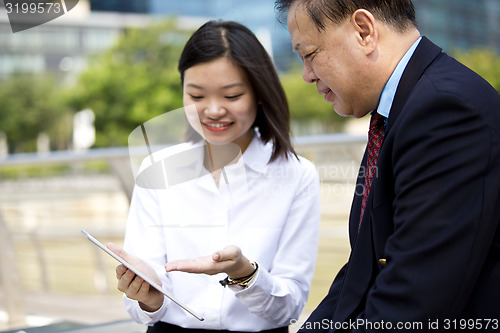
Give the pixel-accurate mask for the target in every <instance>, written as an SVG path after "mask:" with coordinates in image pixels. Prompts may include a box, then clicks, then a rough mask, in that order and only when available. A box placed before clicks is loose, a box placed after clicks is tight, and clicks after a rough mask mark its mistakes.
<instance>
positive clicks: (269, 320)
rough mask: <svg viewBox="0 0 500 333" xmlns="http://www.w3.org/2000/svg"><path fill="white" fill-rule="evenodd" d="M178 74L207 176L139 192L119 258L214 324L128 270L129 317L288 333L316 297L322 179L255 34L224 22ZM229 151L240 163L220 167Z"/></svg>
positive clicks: (204, 34)
mask: <svg viewBox="0 0 500 333" xmlns="http://www.w3.org/2000/svg"><path fill="white" fill-rule="evenodd" d="M179 71H180V73H181V81H182V86H183V96H184V97H183V102H184V105H185V107H186V108H188V107H191V109H194V110H196V117H195V118H196V119H199V121H198V124H193V123H192V121H190V123H191V125H193V126H192V127H193V128H194V129H195V130H196V132H197V133H198V136H199V137H201V138H203V141H204V142H205V143H206V146H207V148H208V149H206V151H205V153H206V156H205V159H204V160H205V163H204V164H203V168H205V169H206V170H208V172H207V173H206V174H205V176H202V177H199V178H197V179H194V180H192V181H189V182H184V183H183V184H180V185H178V186H173V187H171V188H167V189H145V188H141V187H139V186H136V188H135V190H134V195H133V199H132V202H131V207H130V214H129V220H128V223H127V230H126V236H125V245H124V249H125V251H126V252H125V251H123V250H121V249H119V248H117V247H116V246H113V245H110V248H111V249H112V250H114V251H115V252H117V253H119V254H120V255H121V256H122V257H124V258H125V259H126V260H127V259H130V258H133V257H132V255H133V256H137V257H140V258H142V259H143V260H144V261H145V262H146V263H147V264H148V265H149V266H152V267H158V266H160V267H161V270H159V271H158V270H157V271H156V273H157V275H158V276H157V277H155V278H156V279H157V281H158V282H159V283H161V285H162V286H163V288H164V289H166V290H167V291H168V292H169V293H170V294H171V295H173V296H174V297H175V298H176V299H177V300H179V301H181V302H182V303H184V304H185V305H187V306H188V307H189V308H190V309H191V310H193V311H195V312H196V313H197V314H199V315H200V316H202V317H203V318H204V321H199V320H197V319H196V318H195V317H193V316H192V315H190V314H189V313H187V312H186V311H184V310H183V309H182V308H180V307H179V306H177V305H176V304H174V303H173V302H172V301H170V300H169V299H168V298H166V297H164V296H163V295H162V294H161V293H159V292H157V291H156V290H155V289H153V288H151V287H150V286H149V285H148V284H147V283H145V282H144V281H143V280H142V279H140V278H139V277H137V276H135V275H134V274H133V273H132V272H131V271H128V270H127V269H126V268H125V267H123V266H118V267H117V278H118V289H119V290H121V291H122V292H124V294H125V295H124V299H125V304H126V308H127V311H128V312H129V313H130V315H131V316H132V318H133V319H135V320H136V321H138V322H140V323H144V324H147V325H149V326H151V327H150V328H149V329H148V332H177V331H178V332H184V331H189V329H196V330H215V331H219V330H229V331H237V332H265V331H271V332H287V331H288V329H287V326H288V325H289V324H290V320H292V319H294V318H298V316H299V314H300V313H301V311H302V309H303V307H304V304H305V303H306V300H307V297H308V293H309V288H310V284H311V280H312V277H313V273H314V266H315V260H316V252H317V242H318V228H319V217H320V207H319V180H318V175H317V172H316V169H315V167H314V166H313V164H312V163H310V162H309V161H307V160H305V159H304V158H302V157H300V156H297V155H296V154H295V152H294V150H293V148H292V145H291V143H290V137H289V130H290V129H289V117H290V116H289V109H288V104H287V101H286V97H285V93H284V91H283V88H282V86H281V84H280V82H279V79H278V75H277V74H276V71H275V69H274V66H273V63H272V61H271V59H270V57H269V56H268V54H267V53H266V51H265V49H264V48H263V47H262V45H261V44H260V43H259V41H258V40H257V38H256V37H255V36H254V34H253V33H252V32H251V31H250V30H248V29H247V28H245V27H244V26H242V25H240V24H237V23H234V22H221V21H210V22H208V23H206V24H204V25H203V26H202V27H200V28H199V29H198V30H197V31H196V32H195V33H194V34H193V35H192V36H191V38H190V39H189V41H188V42H187V44H186V46H185V48H184V50H183V52H182V55H181V57H180V61H179ZM193 106H194V108H193ZM188 118H190V117H189V115H188ZM195 144H196V142H193V145H195ZM228 144H232V145H233V146H236V147H237V148H239V151H240V152H241V154H240V155H239V158H235V160H234V161H232V162H231V163H227V164H225V165H224V166H223V167H217V166H216V167H214V163H213V160H212V157H213V156H212V155H214V156H216V155H217V153H218V152H220V151H223V150H224V147H225V146H227V145H228ZM131 260H132V259H131ZM193 273H197V274H193Z"/></svg>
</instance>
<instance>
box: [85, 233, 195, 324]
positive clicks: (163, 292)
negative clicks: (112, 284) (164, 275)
mask: <svg viewBox="0 0 500 333" xmlns="http://www.w3.org/2000/svg"><path fill="white" fill-rule="evenodd" d="M82 233H83V234H84V235H85V236H87V238H88V239H89V240H90V241H91V242H92V243H94V244H95V245H97V246H98V247H99V248H100V249H101V250H103V251H104V252H106V253H107V254H109V255H110V256H112V257H113V258H115V259H116V260H117V261H118V262H120V263H121V264H122V265H123V266H125V267H127V268H128V269H130V270H131V271H132V272H134V273H135V275H137V276H139V277H140V278H141V279H143V280H144V281H146V282H147V283H148V284H149V285H150V286H151V287H153V288H155V289H156V290H158V291H159V292H161V293H162V294H163V295H165V296H167V297H168V298H169V299H170V300H171V301H172V302H174V303H175V304H177V305H178V306H180V307H181V308H182V309H184V310H185V311H186V312H188V313H189V314H191V315H192V316H194V317H195V318H196V319H198V320H200V321H202V320H203V318H202V317H200V316H198V315H197V314H196V313H194V312H193V311H192V310H190V309H189V308H188V307H186V306H185V305H184V304H182V303H180V302H179V301H177V300H176V299H175V298H173V297H172V296H171V295H170V294H169V293H167V292H166V291H165V290H164V289H163V288H162V287H161V286H159V285H158V284H157V283H156V282H154V281H153V280H151V279H150V278H148V277H147V276H146V275H144V274H143V273H141V272H140V271H139V270H138V269H137V268H135V267H134V266H132V265H130V264H129V263H128V262H126V261H125V260H123V259H122V258H120V257H119V256H118V255H117V254H116V253H114V252H113V251H111V250H110V249H108V248H107V247H106V246H104V245H103V244H102V243H101V242H99V241H98V240H97V239H95V238H94V237H92V236H91V235H90V234H89V233H88V232H86V231H85V230H83V229H82Z"/></svg>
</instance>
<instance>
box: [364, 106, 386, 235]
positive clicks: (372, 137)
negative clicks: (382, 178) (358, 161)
mask: <svg viewBox="0 0 500 333" xmlns="http://www.w3.org/2000/svg"><path fill="white" fill-rule="evenodd" d="M384 124H385V117H384V116H381V115H380V114H378V113H377V112H373V113H372V117H371V118H370V130H369V131H368V146H367V147H366V152H367V158H366V169H365V184H364V187H363V201H362V204H361V216H360V218H359V225H360V226H361V221H362V220H363V214H364V213H365V208H366V201H367V199H368V194H369V193H370V189H371V187H372V181H373V175H374V174H375V173H377V168H376V165H377V160H378V152H379V149H380V146H381V145H382V140H383V139H384Z"/></svg>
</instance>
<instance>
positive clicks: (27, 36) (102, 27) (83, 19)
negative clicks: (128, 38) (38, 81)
mask: <svg viewBox="0 0 500 333" xmlns="http://www.w3.org/2000/svg"><path fill="white" fill-rule="evenodd" d="M150 20H151V16H150V15H139V14H117V13H110V12H108V13H104V12H102V13H91V12H90V10H89V5H88V2H87V1H86V0H80V1H79V3H78V5H77V6H76V7H75V8H73V10H71V11H69V12H68V13H67V14H65V15H63V16H60V17H58V18H56V19H54V20H53V21H50V22H47V23H44V24H42V25H39V26H36V27H34V28H31V29H27V30H24V31H20V32H17V33H13V32H12V29H11V26H10V22H9V18H8V16H7V13H6V10H5V8H4V7H3V2H2V6H1V7H0V79H1V78H5V77H7V76H9V75H11V74H13V73H41V72H46V71H51V72H56V73H58V74H61V76H64V75H66V74H69V75H70V74H71V73H75V74H76V73H78V72H79V71H80V70H81V68H82V67H84V66H85V59H86V58H87V57H88V56H89V55H92V54H96V53H99V52H102V51H103V50H105V49H108V48H109V47H110V46H111V45H113V44H114V43H115V42H116V41H117V39H118V38H119V36H120V35H121V34H122V33H123V31H124V30H125V29H126V28H127V27H139V26H145V25H147V24H148V23H149V22H150Z"/></svg>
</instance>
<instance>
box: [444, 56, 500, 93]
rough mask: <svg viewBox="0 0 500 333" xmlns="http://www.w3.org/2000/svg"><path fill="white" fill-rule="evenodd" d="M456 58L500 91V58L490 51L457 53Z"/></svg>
mask: <svg viewBox="0 0 500 333" xmlns="http://www.w3.org/2000/svg"><path fill="white" fill-rule="evenodd" d="M454 57H455V58H456V59H457V60H458V61H460V62H461V63H463V64H464V65H465V66H467V67H469V68H470V69H472V70H473V71H474V72H476V73H478V74H479V75H481V76H482V77H483V78H485V79H486V81H488V82H489V83H490V84H491V85H492V86H493V87H494V88H495V89H496V90H497V91H500V56H499V55H498V54H497V53H496V52H495V51H493V50H490V49H471V50H468V51H455V52H454Z"/></svg>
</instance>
